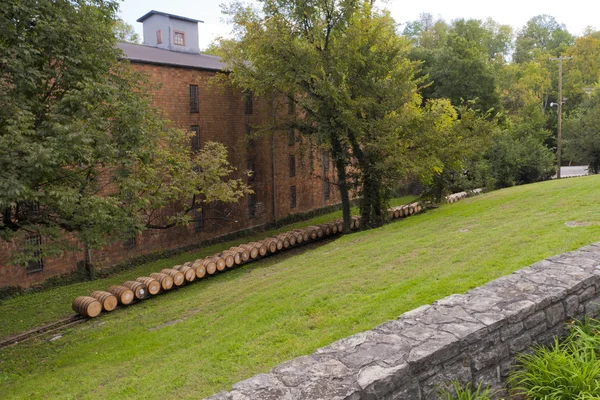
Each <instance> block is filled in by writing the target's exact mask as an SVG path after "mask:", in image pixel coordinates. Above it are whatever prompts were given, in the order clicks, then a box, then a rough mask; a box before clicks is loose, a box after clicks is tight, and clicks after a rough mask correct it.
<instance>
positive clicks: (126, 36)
mask: <svg viewBox="0 0 600 400" xmlns="http://www.w3.org/2000/svg"><path fill="white" fill-rule="evenodd" d="M115 36H116V37H117V42H127V43H134V44H140V42H141V40H140V35H138V34H137V32H136V31H135V29H133V26H131V25H130V24H128V23H127V22H125V21H123V20H122V19H117V20H116V21H115Z"/></svg>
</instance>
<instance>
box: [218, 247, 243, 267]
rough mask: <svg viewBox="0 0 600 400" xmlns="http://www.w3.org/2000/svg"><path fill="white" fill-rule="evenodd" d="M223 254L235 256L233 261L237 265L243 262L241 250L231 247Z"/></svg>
mask: <svg viewBox="0 0 600 400" xmlns="http://www.w3.org/2000/svg"><path fill="white" fill-rule="evenodd" d="M222 254H223V255H226V256H231V257H233V263H234V264H235V265H240V264H241V263H242V253H240V252H239V251H234V250H231V249H229V250H225V251H224V252H223V253H222Z"/></svg>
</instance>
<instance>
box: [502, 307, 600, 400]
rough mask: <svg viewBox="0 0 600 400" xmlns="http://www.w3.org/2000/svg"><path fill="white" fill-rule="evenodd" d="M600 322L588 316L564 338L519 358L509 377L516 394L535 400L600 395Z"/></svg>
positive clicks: (590, 397)
mask: <svg viewBox="0 0 600 400" xmlns="http://www.w3.org/2000/svg"><path fill="white" fill-rule="evenodd" d="M599 330H600V323H599V322H598V321H596V320H591V319H586V320H584V321H583V322H582V323H578V324H576V325H574V326H573V327H572V328H571V333H570V335H569V336H568V337H567V338H566V339H564V340H563V341H559V340H558V339H555V342H554V344H553V345H552V346H550V347H537V348H536V349H534V351H533V353H532V354H522V355H520V356H519V357H518V363H519V368H518V369H517V370H515V371H514V372H513V373H512V374H511V376H510V377H509V383H510V384H511V385H512V386H513V387H514V391H515V392H516V393H519V394H522V395H525V396H527V398H528V399H532V400H537V399H540V400H542V399H543V400H573V399H576V400H583V399H592V398H594V399H596V398H598V397H599V396H600V359H599V358H598V354H599V352H600V335H599V333H600V331H599Z"/></svg>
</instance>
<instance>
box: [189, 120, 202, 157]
mask: <svg viewBox="0 0 600 400" xmlns="http://www.w3.org/2000/svg"><path fill="white" fill-rule="evenodd" d="M190 131H191V132H192V151H193V152H197V151H200V126H198V125H192V126H190Z"/></svg>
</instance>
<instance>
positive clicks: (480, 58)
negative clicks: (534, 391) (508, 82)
mask: <svg viewBox="0 0 600 400" xmlns="http://www.w3.org/2000/svg"><path fill="white" fill-rule="evenodd" d="M434 26H437V27H438V28H440V27H441V26H443V25H442V24H441V22H438V23H436V25H434ZM434 32H440V29H436V30H434ZM442 32H444V34H440V33H436V34H434V35H431V33H430V32H429V31H423V32H421V33H420V35H421V36H422V38H421V39H419V40H418V41H417V42H418V43H419V44H421V45H420V46H418V47H415V48H414V49H413V51H412V52H411V58H412V59H413V60H415V61H422V62H423V70H422V76H424V77H426V80H427V81H428V82H429V85H428V86H427V87H425V88H424V89H423V92H422V93H423V98H424V99H425V100H427V99H441V98H448V99H450V100H451V101H452V104H453V105H454V106H457V107H458V106H461V105H462V104H463V102H464V101H465V100H469V101H474V102H475V106H476V107H477V108H479V109H481V110H482V111H483V112H486V111H488V110H490V109H494V110H495V112H499V111H500V102H499V97H498V93H497V91H496V86H497V85H496V71H495V67H494V64H493V62H492V61H494V62H498V60H500V61H499V62H500V63H502V61H503V55H504V54H505V53H506V52H507V51H508V49H509V48H510V38H511V34H510V28H509V27H506V26H502V25H498V24H496V23H494V22H493V21H491V20H488V21H487V22H486V23H485V24H484V23H482V22H481V21H479V20H463V19H458V20H455V21H453V23H452V25H451V26H447V29H446V30H445V31H442ZM431 36H433V37H434V38H437V39H436V40H431ZM423 43H426V44H427V45H426V46H423V45H422V44H423Z"/></svg>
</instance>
